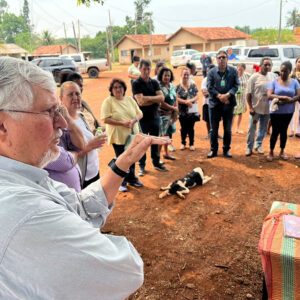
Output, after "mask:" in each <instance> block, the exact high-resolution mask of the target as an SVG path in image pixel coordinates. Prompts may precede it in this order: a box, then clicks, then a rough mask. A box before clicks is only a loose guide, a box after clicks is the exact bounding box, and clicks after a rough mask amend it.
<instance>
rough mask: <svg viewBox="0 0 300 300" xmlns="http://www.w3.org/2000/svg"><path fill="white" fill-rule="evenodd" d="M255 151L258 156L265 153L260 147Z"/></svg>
mask: <svg viewBox="0 0 300 300" xmlns="http://www.w3.org/2000/svg"><path fill="white" fill-rule="evenodd" d="M255 150H256V151H257V153H259V154H264V153H265V151H263V149H262V148H261V147H257V148H255Z"/></svg>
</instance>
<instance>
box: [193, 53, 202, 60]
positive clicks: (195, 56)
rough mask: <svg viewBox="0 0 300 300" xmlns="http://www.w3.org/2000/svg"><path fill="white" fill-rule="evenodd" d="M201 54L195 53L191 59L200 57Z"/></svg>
mask: <svg viewBox="0 0 300 300" xmlns="http://www.w3.org/2000/svg"><path fill="white" fill-rule="evenodd" d="M200 56H201V54H194V55H193V56H192V58H191V59H192V60H196V59H200Z"/></svg>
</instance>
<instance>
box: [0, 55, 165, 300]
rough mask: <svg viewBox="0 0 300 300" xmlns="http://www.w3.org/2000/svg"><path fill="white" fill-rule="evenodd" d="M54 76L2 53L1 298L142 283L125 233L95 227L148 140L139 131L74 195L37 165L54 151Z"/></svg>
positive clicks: (116, 293)
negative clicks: (98, 176)
mask: <svg viewBox="0 0 300 300" xmlns="http://www.w3.org/2000/svg"><path fill="white" fill-rule="evenodd" d="M51 77H52V75H51V74H50V73H48V72H45V71H43V70H41V69H39V68H38V67H37V66H35V65H32V64H30V63H28V62H25V61H22V60H18V59H14V58H8V57H2V58H0V206H1V210H0V298H1V299H72V300H73V299H109V300H113V299H124V298H126V297H128V296H129V295H130V294H131V293H132V292H134V291H135V290H136V289H138V288H139V287H140V286H141V285H142V283H143V262H142V259H141V258H140V256H139V254H138V253H137V251H136V250H135V248H134V247H133V246H132V244H131V243H130V242H129V241H128V240H127V239H126V238H125V237H117V236H108V235H103V234H101V233H100V232H99V227H101V226H103V225H104V223H105V220H106V218H107V216H108V215H109V214H110V212H111V210H112V207H113V200H114V197H115V195H116V193H117V191H118V188H119V186H120V184H121V182H122V180H123V177H124V176H125V175H126V174H127V170H128V169H129V167H130V166H131V165H132V164H133V163H134V162H136V161H137V160H139V159H140V158H141V157H142V156H143V155H144V153H145V151H146V150H147V148H148V147H149V146H150V145H151V143H155V142H156V143H161V144H164V143H169V142H170V141H163V140H154V139H152V138H151V137H143V136H142V135H137V136H136V137H135V138H134V140H133V142H132V143H131V145H130V147H129V148H128V149H127V151H125V152H124V153H123V154H122V155H121V156H119V157H118V159H117V160H112V161H111V162H110V164H109V165H110V168H109V170H108V171H107V172H106V174H105V175H104V176H103V177H102V178H101V180H98V181H97V182H94V183H92V184H91V185H89V186H88V187H87V188H86V189H84V190H83V191H82V192H80V193H77V192H75V190H74V189H70V188H68V187H67V186H66V185H64V184H62V183H59V182H56V181H53V180H52V179H50V178H49V177H48V173H47V172H46V171H45V170H43V169H42V168H43V167H44V166H45V165H46V164H47V163H49V162H50V161H52V160H55V159H56V158H57V156H58V155H59V150H58V147H57V144H58V142H59V138H60V136H61V129H62V128H65V127H66V126H67V124H66V121H65V120H64V118H63V117H62V115H61V114H60V110H59V103H58V100H57V96H56V85H55V82H54V80H53V78H51Z"/></svg>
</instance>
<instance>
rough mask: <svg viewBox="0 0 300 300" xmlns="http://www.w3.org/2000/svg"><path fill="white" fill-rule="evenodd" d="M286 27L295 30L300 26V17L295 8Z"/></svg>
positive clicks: (289, 15)
mask: <svg viewBox="0 0 300 300" xmlns="http://www.w3.org/2000/svg"><path fill="white" fill-rule="evenodd" d="M286 25H287V26H288V27H293V30H294V29H295V27H299V26H300V16H299V13H298V10H297V8H294V9H293V10H292V11H289V12H288V17H287V21H286Z"/></svg>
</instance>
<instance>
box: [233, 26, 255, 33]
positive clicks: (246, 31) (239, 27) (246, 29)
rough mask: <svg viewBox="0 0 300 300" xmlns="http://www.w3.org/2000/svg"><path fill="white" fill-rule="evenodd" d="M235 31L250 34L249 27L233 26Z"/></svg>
mask: <svg viewBox="0 0 300 300" xmlns="http://www.w3.org/2000/svg"><path fill="white" fill-rule="evenodd" d="M234 28H235V29H237V30H239V31H242V32H245V33H247V34H251V29H250V26H243V27H241V26H234Z"/></svg>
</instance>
